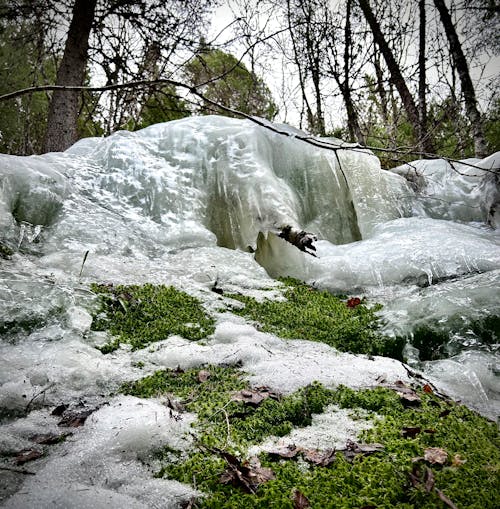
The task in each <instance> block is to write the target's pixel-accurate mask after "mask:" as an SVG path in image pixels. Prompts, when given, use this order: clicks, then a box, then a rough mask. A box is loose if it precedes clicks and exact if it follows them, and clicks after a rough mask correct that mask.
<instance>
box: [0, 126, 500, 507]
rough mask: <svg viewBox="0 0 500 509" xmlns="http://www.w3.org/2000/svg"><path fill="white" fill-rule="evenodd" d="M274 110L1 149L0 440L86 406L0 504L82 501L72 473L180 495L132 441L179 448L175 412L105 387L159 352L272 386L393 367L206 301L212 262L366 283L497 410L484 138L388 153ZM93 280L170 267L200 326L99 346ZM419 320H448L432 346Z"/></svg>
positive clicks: (99, 500)
mask: <svg viewBox="0 0 500 509" xmlns="http://www.w3.org/2000/svg"><path fill="white" fill-rule="evenodd" d="M277 128H278V129H279V130H281V131H285V132H286V135H283V134H277V133H275V132H272V131H271V130H269V129H266V128H264V127H260V126H258V125H256V124H254V123H252V122H250V121H241V120H234V119H228V118H222V117H216V116H211V117H200V118H189V119H183V120H178V121H174V122H170V123H166V124H158V125H155V126H151V127H148V128H146V129H143V130H141V131H138V132H135V133H130V132H118V133H116V134H114V135H112V136H110V137H108V138H89V139H84V140H81V141H80V142H78V143H77V144H76V145H74V146H73V147H71V148H70V149H69V150H67V151H66V152H64V153H61V154H46V155H43V156H31V157H15V156H0V334H1V335H2V336H1V343H0V407H1V416H2V417H3V418H4V424H3V425H2V428H1V429H0V434H1V436H2V439H1V440H0V450H1V452H2V453H4V454H5V453H7V452H9V451H11V452H12V451H18V450H19V449H22V448H24V447H28V448H29V447H32V446H33V436H34V435H36V434H39V433H40V432H43V431H45V432H47V431H50V430H51V429H52V428H53V427H54V426H55V423H56V422H57V421H56V420H55V418H53V417H51V416H50V409H52V408H53V407H54V406H56V405H58V404H60V403H61V402H80V403H82V404H83V405H86V406H92V405H94V406H100V409H99V410H98V411H97V412H95V413H94V414H92V416H91V417H92V418H91V420H90V421H89V423H90V424H89V425H86V426H85V427H84V428H82V429H81V430H77V431H76V432H75V436H74V437H71V438H69V439H68V440H67V441H66V442H65V443H64V444H60V445H58V446H57V447H58V448H59V449H57V451H56V452H55V453H53V454H52V455H51V456H50V457H47V458H43V459H40V460H38V461H37V465H38V467H37V468H38V474H37V476H35V478H33V479H32V478H29V479H27V480H26V482H25V484H24V485H23V486H22V487H21V483H20V481H19V476H18V475H17V476H16V475H15V474H12V475H11V474H9V473H8V472H3V473H2V475H4V476H6V478H5V479H3V480H2V482H3V484H4V485H6V486H8V487H9V488H8V489H6V490H4V492H3V493H2V495H1V497H2V498H5V507H29V506H30V504H31V505H32V504H34V503H38V504H39V505H38V507H70V505H67V504H68V500H70V501H71V504H72V505H71V507H82V508H83V507H87V506H88V502H89V500H90V499H89V498H88V497H87V498H86V493H87V491H88V492H89V493H91V494H92V496H93V498H92V502H93V505H94V506H96V507H101V506H102V507H105V506H106V507H124V506H126V507H155V506H156V505H158V504H163V505H162V507H164V506H167V507H176V506H177V505H178V504H179V503H180V502H181V501H182V500H188V499H189V498H190V497H191V495H192V494H193V492H192V490H191V489H190V488H189V487H187V486H183V485H179V484H176V483H168V482H166V481H162V482H159V481H158V482H157V481H154V480H152V479H151V477H150V474H149V473H148V472H147V469H146V467H144V465H143V464H142V463H141V461H140V460H141V458H143V457H144V456H146V455H147V454H148V453H149V452H150V451H152V450H153V449H154V447H156V446H157V444H158V443H159V441H162V440H167V442H168V441H170V442H172V441H177V442H176V444H177V447H179V448H180V447H183V446H184V445H183V444H182V443H181V442H182V440H183V439H182V437H183V436H184V435H183V433H184V431H185V427H186V426H188V424H189V423H188V422H184V423H183V424H179V423H178V422H177V421H175V420H172V419H170V418H169V416H167V415H163V414H164V407H162V406H161V405H160V404H159V403H157V402H155V401H142V400H138V399H135V398H132V397H127V398H124V397H117V398H112V399H111V400H109V396H107V395H109V393H110V392H112V391H113V390H115V389H116V388H117V387H118V385H119V384H120V383H121V382H122V381H125V380H131V379H134V378H138V377H141V376H144V375H145V374H146V373H148V372H152V371H154V370H156V369H160V368H161V367H175V366H177V365H180V366H182V367H184V368H188V367H191V366H196V365H199V364H201V363H203V362H213V363H217V362H219V363H220V362H230V361H236V360H240V361H241V362H242V363H243V368H244V370H245V371H246V372H247V373H249V376H250V377H251V381H252V382H255V383H259V384H267V385H270V386H272V387H274V388H275V389H278V390H281V391H285V392H286V391H293V390H295V389H297V388H298V387H301V386H303V385H306V384H307V383H310V382H311V381H313V380H319V381H321V382H323V383H325V384H327V385H329V386H336V385H338V384H339V383H343V384H346V385H350V386H353V387H360V386H366V385H373V383H374V381H375V380H376V378H377V377H378V376H380V375H384V376H385V377H387V378H392V379H394V380H395V379H405V378H406V376H407V373H406V370H405V368H404V367H403V366H402V365H401V364H400V363H398V362H397V361H393V360H391V359H383V358H377V359H375V360H369V359H365V358H364V357H363V356H359V357H356V356H352V355H349V354H340V353H338V352H336V351H335V350H334V349H332V348H330V347H328V346H326V345H321V344H318V343H309V342H306V341H297V342H294V341H283V340H281V339H279V338H277V337H275V336H272V335H270V334H262V333H260V332H257V331H256V330H255V328H253V327H252V326H250V325H248V324H246V323H244V321H243V320H242V319H241V318H237V317H234V316H231V315H230V314H227V313H225V314H218V311H217V309H218V304H217V301H216V300H215V299H216V295H215V294H214V293H213V292H211V291H210V288H211V287H212V285H213V283H214V281H215V280H217V281H218V284H219V285H220V286H221V287H223V288H224V289H227V290H229V291H241V292H245V293H247V294H253V295H256V296H259V295H261V290H260V289H262V288H269V287H272V286H273V285H275V282H274V280H273V279H272V278H273V277H276V276H282V275H291V276H294V277H298V278H301V279H303V280H306V281H308V282H310V283H314V284H316V285H318V286H320V287H322V288H327V289H329V290H331V291H334V292H339V293H347V294H350V295H366V296H367V297H368V298H370V299H373V300H374V301H379V302H382V303H383V304H384V309H383V311H382V316H383V319H384V323H385V325H384V328H385V332H386V333H387V334H393V335H402V336H404V337H406V338H408V341H409V344H408V347H407V351H406V353H407V355H408V358H409V362H412V363H414V364H415V366H417V367H418V368H419V369H420V370H422V371H423V372H424V373H425V374H426V375H428V376H430V377H431V378H432V380H433V381H434V382H435V383H436V384H437V385H438V386H440V387H441V388H442V389H443V390H445V391H446V392H448V393H449V394H451V395H452V396H454V397H456V398H458V399H461V400H462V401H464V402H465V403H467V404H469V405H471V406H473V407H475V408H477V409H478V410H480V411H481V412H483V413H485V414H486V415H489V416H491V417H495V416H496V415H498V414H499V413H500V381H499V372H500V367H499V359H498V352H497V349H498V335H499V330H498V327H499V326H498V323H499V318H498V317H499V316H500V301H499V299H498V289H499V286H500V248H499V244H500V238H499V234H498V230H495V226H498V224H499V223H500V218H499V213H500V205H499V201H500V195H499V187H498V168H499V167H500V153H497V154H494V155H493V156H490V157H489V158H487V159H484V160H482V161H478V160H467V161H464V162H463V163H461V164H458V163H457V164H454V165H453V166H450V164H448V163H446V162H444V161H416V162H414V163H411V164H409V165H405V166H403V167H399V168H396V169H395V170H393V171H392V172H389V171H384V170H382V169H381V168H380V163H379V161H378V159H377V158H376V157H375V156H374V155H373V154H371V153H370V152H369V151H366V150H361V149H359V148H356V147H348V146H347V145H345V144H343V143H341V142H340V141H339V140H335V139H329V140H323V141H324V142H326V143H330V144H331V146H332V147H333V148H334V149H336V150H327V149H322V148H318V147H317V146H313V145H311V144H308V143H305V142H303V141H300V140H297V139H296V137H295V136H294V134H296V133H297V132H296V131H295V130H293V129H291V128H287V127H286V126H277ZM495 170H496V173H495ZM285 225H290V226H293V227H295V228H299V229H303V230H306V231H309V232H313V233H315V234H316V235H317V236H318V238H319V240H318V242H317V254H318V257H317V258H314V257H312V256H309V255H306V254H303V253H301V252H299V251H298V250H297V249H295V248H294V247H293V246H291V245H290V244H287V243H286V242H285V241H283V240H282V239H280V238H279V237H278V236H277V233H278V232H279V230H280V228H281V227H283V226H285ZM7 252H9V253H13V254H12V255H9V256H7V255H5V253H7ZM2 254H3V257H2ZM84 261H85V263H84ZM95 281H105V282H113V283H128V284H130V283H144V282H152V283H164V284H174V285H175V286H176V287H178V288H180V289H183V290H185V291H187V292H188V293H191V294H193V295H196V296H197V297H199V298H200V299H202V300H203V302H204V303H205V305H206V306H207V308H208V309H210V310H211V311H212V312H213V313H214V314H215V315H216V316H217V320H218V325H217V329H216V332H215V334H214V335H213V337H212V338H210V339H209V340H208V341H207V342H206V344H204V345H200V344H194V343H190V342H188V341H186V340H183V339H182V338H176V337H173V338H169V339H165V341H162V342H160V343H158V345H156V346H155V349H154V351H153V352H150V351H149V350H148V349H145V350H138V351H135V352H130V351H128V350H127V349H123V348H122V349H120V350H119V351H117V352H115V353H114V354H110V355H102V354H101V353H100V351H98V350H97V349H96V348H95V346H96V345H99V344H101V343H104V342H105V341H106V337H105V335H104V333H97V332H92V331H90V325H91V320H92V318H91V311H92V309H93V306H94V305H95V299H94V297H93V295H92V294H91V292H90V291H89V284H90V283H91V282H95ZM422 331H424V333H422ZM419 334H420V336H419ZM422 334H424V336H423V337H425V334H431V335H433V337H434V336H436V337H444V338H445V340H444V341H443V345H442V347H441V350H440V352H439V355H438V358H432V356H431V357H430V358H428V357H426V355H425V347H426V345H425V344H421V342H420V343H419V341H420V340H421V337H422ZM419 338H420V339H419ZM412 343H413V344H412ZM138 363H143V364H144V369H139V368H138V367H137V365H138ZM103 403H106V404H107V405H109V406H101V405H102V404H103ZM27 406H28V407H29V409H30V410H32V411H31V412H30V413H29V414H28V415H27V416H26V415H25V414H26V412H25V410H26V408H27ZM16 416H18V417H17V418H16ZM138 416H139V417H140V419H139V420H137V419H138ZM160 417H161V419H160ZM193 418H194V417H193ZM186 420H187V421H189V419H188V418H187V417H186ZM345 428H346V429H350V425H347V424H346V426H345ZM116 434H117V435H118V436H119V437H121V438H120V440H119V441H117V440H115V436H116ZM170 442H169V443H170ZM54 450H55V449H54ZM65 458H66V459H65ZM100 472H101V473H102V472H104V474H101V473H100ZM146 494H147V495H146ZM9 495H12V497H10V498H7V497H8V496H9ZM64 504H66V505H64Z"/></svg>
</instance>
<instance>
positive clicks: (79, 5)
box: [44, 0, 97, 152]
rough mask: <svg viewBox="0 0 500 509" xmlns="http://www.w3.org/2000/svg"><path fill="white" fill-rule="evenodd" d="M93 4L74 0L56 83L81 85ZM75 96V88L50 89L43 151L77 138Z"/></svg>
mask: <svg viewBox="0 0 500 509" xmlns="http://www.w3.org/2000/svg"><path fill="white" fill-rule="evenodd" d="M96 3H97V0H75V4H74V6H73V14H72V19H71V23H70V26H69V31H68V36H67V39H66V45H65V48H64V55H63V58H62V60H61V64H60V66H59V69H58V70H57V78H56V85H63V86H64V85H83V84H84V79H85V69H86V66H87V58H88V48H89V35H90V30H91V28H92V23H93V21H94V13H95V7H96ZM79 97H80V92H79V91H77V90H56V91H54V92H53V95H52V100H51V102H50V106H49V114H48V120H47V132H46V134H45V142H44V151H45V152H61V151H63V150H66V149H67V148H68V147H70V146H71V145H72V144H73V143H75V141H77V139H78V132H77V129H78V110H79V108H78V106H79V105H78V103H79Z"/></svg>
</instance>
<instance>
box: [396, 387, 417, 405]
mask: <svg viewBox="0 0 500 509" xmlns="http://www.w3.org/2000/svg"><path fill="white" fill-rule="evenodd" d="M399 397H400V398H401V403H403V406H406V407H409V406H419V405H420V403H421V400H420V396H419V395H418V394H417V393H416V392H415V391H412V390H411V389H410V390H406V391H405V392H399Z"/></svg>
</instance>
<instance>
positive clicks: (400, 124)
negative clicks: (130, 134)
mask: <svg viewBox="0 0 500 509" xmlns="http://www.w3.org/2000/svg"><path fill="white" fill-rule="evenodd" d="M499 13H500V4H499V3H498V2H496V1H495V0H451V1H450V0H446V1H445V0H412V1H410V2H408V1H407V0H391V1H382V0H286V1H283V0H226V1H225V2H222V1H217V0H169V1H168V2H165V1H163V0H61V1H55V0H17V1H10V0H0V151H1V152H4V153H9V154H19V155H30V154H37V153H42V152H47V151H61V150H65V149H66V148H68V147H69V146H70V145H71V144H72V143H74V142H75V141H77V140H78V139H80V138H82V137H88V136H105V135H108V134H110V133H112V132H114V131H116V130H119V129H128V130H136V129H140V128H143V127H146V126H148V125H151V124H154V123H157V122H165V121H168V120H173V119H178V118H182V117H185V116H190V115H199V114H212V113H218V114H224V115H230V116H241V114H243V115H250V116H259V117H263V118H265V119H268V120H273V121H278V122H287V123H290V124H292V125H295V126H296V127H299V128H301V129H304V130H306V131H308V132H309V133H311V134H313V135H318V136H334V137H339V138H342V139H344V140H346V141H351V142H355V143H358V144H361V145H364V146H369V147H372V148H373V149H377V150H378V153H377V154H378V155H379V156H380V157H381V159H382V162H383V165H385V166H393V165H395V164H397V163H399V162H400V161H402V160H411V159H415V158H416V157H428V156H432V155H434V154H438V155H441V156H446V157H451V158H466V157H472V156H476V157H483V156H485V155H487V154H489V153H491V152H494V151H497V150H500V95H499V86H500V82H499V80H498V77H499V71H500V69H499V68H498V62H500V59H499V53H500V35H499V34H500V30H499V28H500V24H499V19H500V17H499Z"/></svg>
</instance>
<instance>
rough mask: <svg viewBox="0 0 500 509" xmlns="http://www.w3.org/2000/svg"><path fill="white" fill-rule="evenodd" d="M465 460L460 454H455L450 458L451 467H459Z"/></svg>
mask: <svg viewBox="0 0 500 509" xmlns="http://www.w3.org/2000/svg"><path fill="white" fill-rule="evenodd" d="M466 461H467V460H464V459H462V458H461V456H460V454H455V456H453V459H452V460H451V466H452V467H460V466H462V465H463V464H464V463H465V462H466Z"/></svg>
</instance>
